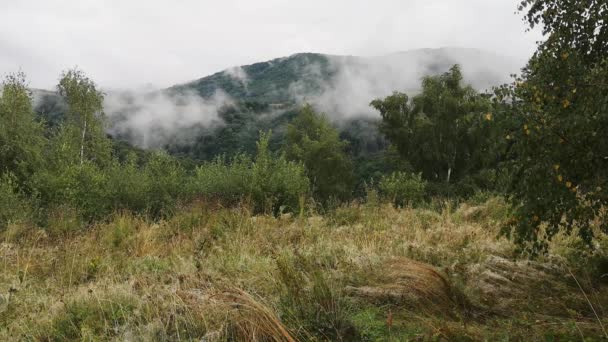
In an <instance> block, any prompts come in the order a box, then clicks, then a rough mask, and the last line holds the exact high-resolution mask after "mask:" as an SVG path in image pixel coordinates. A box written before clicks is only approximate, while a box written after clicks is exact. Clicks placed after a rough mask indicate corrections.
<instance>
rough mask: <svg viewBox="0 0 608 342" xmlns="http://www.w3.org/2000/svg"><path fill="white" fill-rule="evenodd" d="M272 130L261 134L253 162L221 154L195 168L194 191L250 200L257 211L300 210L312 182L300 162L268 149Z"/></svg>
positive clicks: (212, 195)
mask: <svg viewBox="0 0 608 342" xmlns="http://www.w3.org/2000/svg"><path fill="white" fill-rule="evenodd" d="M269 141H270V133H261V134H260V140H259V141H258V143H257V148H258V151H257V154H256V157H255V159H254V160H253V161H251V160H250V159H249V158H247V157H246V156H244V155H238V156H236V157H234V158H233V159H232V160H231V161H230V162H227V160H226V158H225V157H218V158H216V159H215V160H214V161H212V162H208V163H204V164H203V165H201V166H200V167H198V168H197V170H196V176H195V179H194V191H195V192H196V194H198V195H202V196H207V197H211V198H219V199H220V200H222V201H226V202H228V203H235V202H236V201H238V200H241V199H250V200H251V201H252V204H253V205H254V209H255V210H256V211H257V212H274V213H278V212H280V211H298V210H299V209H300V208H299V206H300V197H302V196H307V195H308V192H309V182H308V178H307V177H306V174H305V171H304V168H303V166H302V165H301V164H298V163H295V162H290V161H288V160H287V159H285V157H284V156H275V155H273V154H272V153H271V152H270V151H269V150H268V143H269Z"/></svg>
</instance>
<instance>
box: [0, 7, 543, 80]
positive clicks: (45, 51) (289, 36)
mask: <svg viewBox="0 0 608 342" xmlns="http://www.w3.org/2000/svg"><path fill="white" fill-rule="evenodd" d="M518 2H519V0H492V1H489V0H453V1H447V0H424V1H423V0H378V1H374V2H371V1H363V0H333V1H323V0H309V1H300V2H294V1H288V0H255V1H252V0H227V1H221V2H218V1H211V0H182V1H177V2H176V1H168V0H146V1H144V0H132V1H123V0H107V1H93V0H82V1H70V0H45V1H36V0H19V1H2V2H0V47H1V48H2V50H1V51H2V54H0V74H3V73H7V72H12V71H16V70H17V69H19V68H20V67H21V68H22V69H23V70H24V71H25V72H26V73H27V74H28V75H29V78H30V79H31V81H32V85H33V86H34V87H37V88H47V89H48V88H51V87H52V86H54V84H55V83H56V81H57V77H58V75H59V74H60V72H61V71H62V70H63V69H66V68H70V67H73V66H79V67H80V68H81V69H83V70H84V71H85V72H87V74H88V75H89V76H90V77H92V78H93V79H94V80H96V81H97V82H98V83H99V84H100V85H102V86H103V87H122V88H124V87H137V86H140V85H142V84H147V83H152V84H154V85H155V86H156V87H158V88H163V87H168V86H170V85H172V84H176V83H183V82H186V81H188V80H191V79H195V78H199V77H202V76H204V75H208V74H212V73H214V72H216V71H218V70H224V69H227V68H230V67H232V66H235V65H244V64H250V63H254V62H257V61H262V60H269V59H272V58H275V57H277V56H287V55H291V54H293V53H297V52H306V51H309V52H321V53H329V54H336V55H367V56H370V55H383V54H387V53H391V52H394V51H403V50H412V49H417V48H424V47H441V46H464V47H473V48H483V49H486V50H490V51H495V52H497V53H499V54H501V55H513V56H515V57H526V56H529V55H530V54H531V52H532V51H533V50H534V42H535V41H536V40H538V39H539V38H540V34H539V33H538V32H537V31H535V32H532V33H527V34H526V33H524V29H525V27H524V25H523V23H522V22H521V18H520V16H519V15H515V14H514V13H513V12H514V11H515V9H516V6H517V4H518ZM9 50H10V51H9Z"/></svg>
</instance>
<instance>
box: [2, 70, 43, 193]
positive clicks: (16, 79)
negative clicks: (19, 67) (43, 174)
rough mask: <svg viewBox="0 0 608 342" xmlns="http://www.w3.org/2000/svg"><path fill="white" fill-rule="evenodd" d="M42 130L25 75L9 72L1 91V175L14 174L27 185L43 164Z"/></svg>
mask: <svg viewBox="0 0 608 342" xmlns="http://www.w3.org/2000/svg"><path fill="white" fill-rule="evenodd" d="M42 133H43V131H42V125H41V124H40V123H38V122H36V121H35V116H34V112H33V110H32V103H31V95H30V92H29V90H28V89H27V84H26V82H25V75H24V74H23V73H17V74H10V75H8V76H7V77H6V79H5V80H4V82H3V83H2V89H1V91H0V175H1V174H5V173H11V174H12V175H13V176H14V177H15V178H16V181H17V182H18V183H19V184H20V185H21V186H22V187H24V186H25V187H27V185H26V183H27V180H28V178H29V177H30V176H31V175H32V174H33V173H34V172H35V171H36V170H37V169H38V168H40V167H41V166H42V165H43V157H42V149H43V146H44V143H45V139H44V137H43V135H42ZM30 190H31V189H30Z"/></svg>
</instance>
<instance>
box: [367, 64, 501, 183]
mask: <svg viewBox="0 0 608 342" xmlns="http://www.w3.org/2000/svg"><path fill="white" fill-rule="evenodd" d="M371 105H372V107H374V108H376V109H377V110H378V111H379V112H380V115H381V116H382V123H381V124H380V131H381V132H382V133H383V134H385V136H386V137H387V138H388V139H389V140H390V141H391V143H392V144H393V145H394V146H395V147H396V149H397V151H399V153H400V154H401V156H402V157H403V158H404V159H405V160H406V161H407V162H408V163H409V164H410V165H411V166H412V168H413V170H414V171H416V172H422V176H423V177H424V179H426V180H429V181H432V182H445V183H446V184H450V183H452V182H459V181H461V180H462V179H463V178H465V177H467V176H468V175H471V174H475V173H477V172H480V171H481V170H484V169H486V168H489V167H492V166H493V164H494V163H495V162H496V160H497V155H498V153H497V151H496V148H495V146H496V144H494V141H495V134H496V133H497V132H498V130H489V129H488V127H489V125H488V122H491V121H492V120H493V116H492V114H491V113H490V112H489V111H490V108H491V102H490V101H489V100H488V98H487V96H484V95H481V94H478V93H477V92H476V91H475V90H474V89H473V88H472V87H471V86H468V85H467V86H464V85H463V84H462V73H461V71H460V67H459V66H458V65H455V66H453V67H452V68H451V69H450V71H449V72H446V73H444V74H441V75H438V76H427V77H425V78H424V79H423V81H422V93H421V94H419V95H417V96H415V97H414V98H413V99H412V100H411V101H410V99H409V97H408V96H407V95H406V94H403V93H397V92H396V93H394V94H393V95H391V96H388V97H386V98H385V99H377V100H374V101H372V102H371Z"/></svg>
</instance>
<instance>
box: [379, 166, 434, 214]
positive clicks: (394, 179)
mask: <svg viewBox="0 0 608 342" xmlns="http://www.w3.org/2000/svg"><path fill="white" fill-rule="evenodd" d="M378 186H379V188H380V191H381V193H382V194H383V195H384V197H386V198H387V199H389V200H391V201H392V202H393V204H394V205H395V206H404V205H418V204H420V203H422V202H423V201H424V195H425V188H426V182H425V181H424V180H422V175H421V174H420V173H419V174H413V173H405V172H393V173H392V174H390V175H388V176H383V177H382V178H381V179H380V183H379V184H378Z"/></svg>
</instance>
